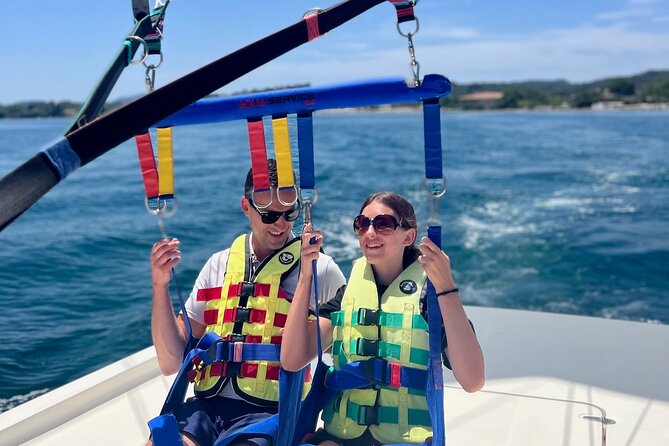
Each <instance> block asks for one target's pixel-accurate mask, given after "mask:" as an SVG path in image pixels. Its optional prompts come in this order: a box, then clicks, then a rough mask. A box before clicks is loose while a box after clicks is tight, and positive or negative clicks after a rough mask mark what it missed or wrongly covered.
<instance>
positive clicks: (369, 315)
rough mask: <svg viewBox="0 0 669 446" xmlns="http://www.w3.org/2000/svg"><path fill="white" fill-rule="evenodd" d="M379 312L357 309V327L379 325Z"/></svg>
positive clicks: (369, 309) (370, 309) (371, 309)
mask: <svg viewBox="0 0 669 446" xmlns="http://www.w3.org/2000/svg"><path fill="white" fill-rule="evenodd" d="M380 317H381V312H380V311H379V310H377V309H373V308H359V309H358V325H376V326H378V325H379V320H380Z"/></svg>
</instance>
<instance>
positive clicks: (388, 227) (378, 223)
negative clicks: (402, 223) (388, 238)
mask: <svg viewBox="0 0 669 446" xmlns="http://www.w3.org/2000/svg"><path fill="white" fill-rule="evenodd" d="M396 227H397V220H396V219H395V217H393V216H392V215H377V216H376V217H374V230H375V231H377V232H378V233H379V234H386V235H387V234H390V233H391V232H393V231H394V230H395V228H396Z"/></svg>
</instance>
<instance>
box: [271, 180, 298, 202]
mask: <svg viewBox="0 0 669 446" xmlns="http://www.w3.org/2000/svg"><path fill="white" fill-rule="evenodd" d="M288 188H289V187H288ZM288 188H286V187H282V188H280V189H277V191H276V198H277V199H278V200H279V203H281V204H282V205H284V206H292V205H294V204H295V203H297V199H298V197H299V192H298V191H297V186H295V185H293V186H292V189H293V190H294V191H295V199H294V200H293V201H291V202H284V201H283V200H282V199H281V190H282V189H288Z"/></svg>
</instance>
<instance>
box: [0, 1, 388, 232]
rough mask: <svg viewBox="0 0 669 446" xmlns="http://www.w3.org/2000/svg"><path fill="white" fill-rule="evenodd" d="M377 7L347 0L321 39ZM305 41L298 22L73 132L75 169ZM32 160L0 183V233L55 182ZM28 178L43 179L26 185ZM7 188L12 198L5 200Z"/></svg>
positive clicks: (331, 14)
mask: <svg viewBox="0 0 669 446" xmlns="http://www.w3.org/2000/svg"><path fill="white" fill-rule="evenodd" d="M383 2H385V0H347V1H345V2H343V3H340V4H338V5H336V6H333V7H331V8H329V9H326V10H324V11H323V12H321V13H320V14H318V28H319V30H321V34H325V33H327V32H329V31H331V30H333V29H335V28H337V27H338V26H340V25H342V24H344V23H346V22H347V21H349V20H351V19H352V18H354V17H356V16H358V15H360V14H362V13H363V12H365V11H367V10H368V9H370V8H372V7H374V6H376V5H378V4H379V3H383ZM308 41H309V34H308V30H307V24H306V22H305V21H304V20H302V21H300V22H298V23H295V24H293V25H291V26H289V27H287V28H284V29H282V30H280V31H278V32H276V33H274V34H272V35H270V36H267V37H265V38H263V39H261V40H258V41H256V42H254V43H252V44H250V45H248V46H246V47H244V48H241V49H239V50H237V51H235V52H233V53H231V54H229V55H227V56H224V57H222V58H220V59H218V60H216V61H214V62H212V63H210V64H209V65H206V66H204V67H202V68H199V69H198V70H195V71H193V72H191V73H189V74H187V75H185V76H183V77H182V78H180V79H177V80H175V81H173V82H171V83H169V84H167V85H165V86H163V87H161V88H159V89H157V90H154V91H153V92H151V93H149V94H147V95H146V96H143V97H141V98H139V99H137V100H136V101H134V102H132V103H130V104H127V105H125V106H124V107H121V108H119V109H117V110H115V111H113V112H111V113H109V114H107V115H105V116H102V117H100V118H98V119H96V120H94V121H92V122H90V123H89V124H86V125H85V126H83V127H81V128H78V129H75V130H73V131H72V132H70V133H68V134H67V135H66V138H67V140H68V141H69V145H70V147H71V148H72V150H73V151H74V152H75V153H76V154H77V156H78V157H79V159H80V160H81V164H80V165H81V166H83V165H86V164H88V163H90V162H91V161H93V160H94V159H95V158H97V157H99V156H100V155H103V154H104V153H106V152H108V151H109V150H111V149H113V148H114V147H116V146H118V145H119V144H121V143H122V142H124V141H126V140H127V139H129V138H131V137H133V136H134V135H136V134H137V133H140V132H141V131H143V130H144V129H146V128H148V127H151V126H152V125H154V124H155V123H157V122H159V121H161V120H162V119H165V118H167V117H168V116H170V115H172V114H173V113H176V112H177V111H179V110H181V109H182V108H184V107H186V106H187V105H189V104H191V103H193V102H195V101H197V100H198V99H200V98H203V97H205V96H207V95H209V94H211V93H213V92H214V91H216V90H218V89H219V88H221V87H223V86H225V85H227V84H229V83H230V82H232V81H234V80H236V79H238V78H240V77H242V76H244V75H245V74H247V73H249V72H250V71H252V70H254V69H256V68H258V67H260V66H262V65H265V64H266V63H267V62H269V61H271V60H273V59H276V58H277V57H279V56H281V55H282V54H285V53H287V52H288V51H290V50H292V49H294V48H297V47H298V46H300V45H301V44H303V43H306V42H308ZM34 159H35V158H33V159H32V160H30V161H28V162H27V163H25V164H23V165H21V166H19V167H18V168H17V169H16V170H15V171H14V172H12V173H10V174H9V175H8V176H7V177H5V178H3V179H2V180H0V231H1V230H2V229H4V228H5V227H6V226H7V225H8V224H9V223H10V222H11V221H13V220H14V219H16V217H18V216H19V215H20V214H21V213H23V212H24V211H25V210H26V209H27V208H28V207H30V206H32V205H33V204H34V203H36V202H37V201H38V200H39V199H40V198H41V197H42V196H43V195H44V194H46V193H47V192H48V191H49V190H50V189H52V188H53V187H54V186H55V185H56V184H58V182H59V181H60V179H61V178H59V177H58V176H57V175H54V174H53V172H54V168H53V167H51V166H50V164H49V162H48V160H47V158H46V157H39V158H38V159H39V160H41V162H32V161H33V160H34ZM29 163H30V165H28V164H29ZM33 175H37V176H39V177H41V178H44V179H43V180H40V181H39V184H35V185H32V183H34V182H35V180H33V179H31V178H30V176H33ZM9 177H11V178H9ZM31 185H32V186H33V187H32V188H31V187H30V186H31ZM24 188H25V189H24ZM8 189H12V190H14V191H16V193H17V194H18V195H17V196H15V197H14V196H12V197H9V195H10V194H9V193H7V192H6V191H7V190H8Z"/></svg>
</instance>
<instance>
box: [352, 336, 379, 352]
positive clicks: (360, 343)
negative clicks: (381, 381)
mask: <svg viewBox="0 0 669 446" xmlns="http://www.w3.org/2000/svg"><path fill="white" fill-rule="evenodd" d="M355 350H356V352H355V354H356V355H358V356H378V353H379V340H378V339H367V338H358V340H357V344H356V346H355Z"/></svg>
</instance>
